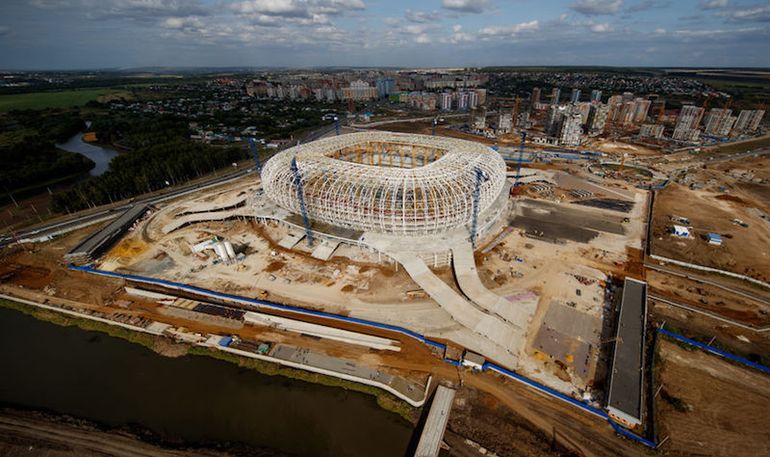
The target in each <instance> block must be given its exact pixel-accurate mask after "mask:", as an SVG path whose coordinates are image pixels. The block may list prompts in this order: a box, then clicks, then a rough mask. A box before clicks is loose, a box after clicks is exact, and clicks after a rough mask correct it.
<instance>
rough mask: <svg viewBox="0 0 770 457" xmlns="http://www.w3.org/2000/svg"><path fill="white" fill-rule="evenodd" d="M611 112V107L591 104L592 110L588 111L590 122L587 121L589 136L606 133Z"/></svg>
mask: <svg viewBox="0 0 770 457" xmlns="http://www.w3.org/2000/svg"><path fill="white" fill-rule="evenodd" d="M609 112H610V105H603V104H601V103H594V104H591V108H590V110H589V111H588V120H587V121H586V131H587V132H588V135H590V136H596V135H601V134H602V133H603V132H604V127H605V126H606V125H607V116H608V115H609Z"/></svg>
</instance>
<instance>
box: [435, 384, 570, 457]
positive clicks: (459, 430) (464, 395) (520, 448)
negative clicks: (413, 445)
mask: <svg viewBox="0 0 770 457" xmlns="http://www.w3.org/2000/svg"><path fill="white" fill-rule="evenodd" d="M447 431H448V432H449V433H450V434H451V433H456V434H458V435H460V436H463V437H465V438H467V439H470V440H471V441H473V442H476V443H484V447H485V448H486V449H487V450H488V451H490V452H494V453H495V454H497V455H500V456H504V455H527V456H533V457H544V456H567V455H575V454H573V453H571V452H569V451H567V450H566V449H565V448H563V447H562V446H561V445H559V444H556V443H555V442H553V439H552V437H551V436H549V435H547V434H545V433H543V432H542V431H540V430H536V429H533V428H532V425H531V424H529V423H528V422H527V421H525V420H523V419H522V417H521V416H519V415H517V414H515V413H514V412H512V411H511V410H509V409H507V408H504V407H502V405H500V403H499V402H498V401H497V400H496V399H495V398H494V397H492V396H491V395H489V394H485V393H483V392H481V391H478V390H476V389H461V390H460V391H458V393H457V395H456V396H455V402H454V406H453V408H452V412H451V414H450V416H449V424H448V425H447ZM446 455H448V456H454V455H456V454H453V453H452V452H448V453H447V454H446Z"/></svg>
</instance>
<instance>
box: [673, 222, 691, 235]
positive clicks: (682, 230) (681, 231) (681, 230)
mask: <svg viewBox="0 0 770 457" xmlns="http://www.w3.org/2000/svg"><path fill="white" fill-rule="evenodd" d="M671 233H673V234H674V235H676V236H681V237H682V238H689V236H690V229H688V228H687V227H683V226H681V225H675V226H673V227H672V228H671Z"/></svg>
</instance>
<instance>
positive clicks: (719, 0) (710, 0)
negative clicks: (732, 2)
mask: <svg viewBox="0 0 770 457" xmlns="http://www.w3.org/2000/svg"><path fill="white" fill-rule="evenodd" d="M727 3H728V0H700V7H701V9H704V10H718V9H722V8H727Z"/></svg>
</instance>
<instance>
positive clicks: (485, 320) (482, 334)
mask: <svg viewBox="0 0 770 457" xmlns="http://www.w3.org/2000/svg"><path fill="white" fill-rule="evenodd" d="M388 255H390V257H392V258H393V259H395V260H396V261H398V262H399V263H400V264H401V265H403V266H404V269H405V270H406V271H407V273H409V275H410V276H411V277H412V279H413V280H414V281H415V282H416V283H417V284H418V285H419V286H420V287H422V288H423V290H425V292H427V294H428V295H430V297H431V298H432V299H433V300H435V301H436V302H437V303H438V305H439V306H440V307H441V308H442V309H444V310H445V311H447V312H448V313H449V314H450V315H451V316H452V319H454V320H455V321H457V322H458V323H459V324H461V325H462V326H464V327H466V328H468V329H469V330H471V331H473V332H474V333H475V334H477V337H476V338H474V339H473V340H472V341H470V342H467V343H460V342H458V344H464V345H465V347H466V348H467V349H470V350H471V351H473V352H477V353H479V354H483V355H484V356H486V357H487V358H489V359H493V360H497V361H498V362H499V363H502V364H505V363H506V362H504V361H505V360H507V361H510V360H516V361H518V355H519V351H520V349H521V346H522V344H523V340H524V335H523V332H522V330H521V329H519V328H517V327H515V326H513V325H510V324H509V323H507V322H506V321H505V320H503V319H502V318H500V317H499V316H496V315H493V314H491V313H490V312H489V311H487V310H485V309H483V308H481V307H480V306H478V305H477V304H475V303H472V302H469V301H468V300H466V299H465V298H463V297H462V296H461V295H460V294H459V293H457V292H455V291H454V290H453V289H452V288H451V287H449V286H448V285H447V284H446V283H444V281H442V280H441V279H440V278H439V277H438V276H436V275H435V274H433V272H432V271H430V269H429V268H428V267H427V265H425V262H423V261H422V260H421V259H420V258H419V257H417V256H415V255H414V254H409V253H403V252H398V253H395V252H393V253H389V254H388ZM509 366H510V365H509Z"/></svg>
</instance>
